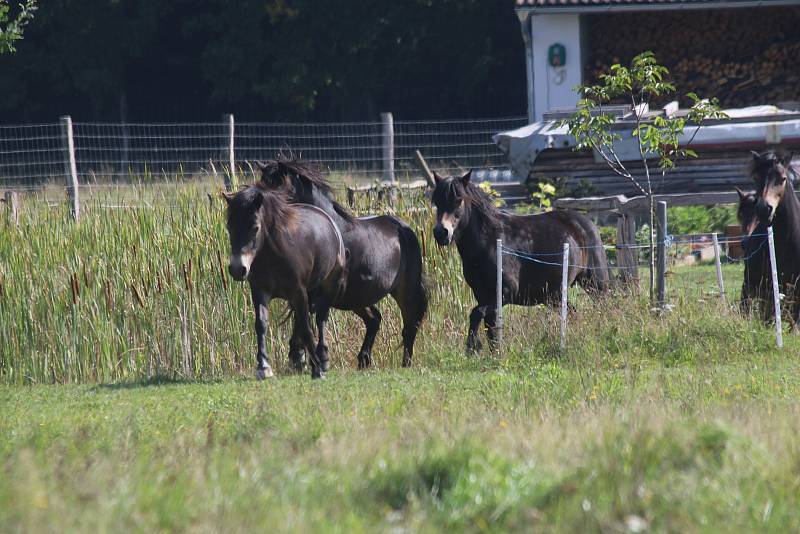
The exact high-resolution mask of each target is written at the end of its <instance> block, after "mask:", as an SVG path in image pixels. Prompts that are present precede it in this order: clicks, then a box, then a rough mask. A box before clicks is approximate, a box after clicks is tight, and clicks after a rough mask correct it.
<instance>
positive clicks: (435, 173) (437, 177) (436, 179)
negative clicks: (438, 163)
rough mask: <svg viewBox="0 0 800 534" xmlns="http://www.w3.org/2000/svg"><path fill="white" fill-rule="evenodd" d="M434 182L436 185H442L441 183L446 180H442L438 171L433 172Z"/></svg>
mask: <svg viewBox="0 0 800 534" xmlns="http://www.w3.org/2000/svg"><path fill="white" fill-rule="evenodd" d="M433 181H434V182H436V184H437V185H438V184H439V183H441V182H444V178H442V177H441V176H440V175H439V173H438V172H436V171H433Z"/></svg>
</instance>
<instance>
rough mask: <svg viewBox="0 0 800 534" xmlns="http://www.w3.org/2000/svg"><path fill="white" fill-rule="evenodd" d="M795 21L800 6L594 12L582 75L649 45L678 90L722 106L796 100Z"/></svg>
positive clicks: (798, 55)
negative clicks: (600, 13)
mask: <svg viewBox="0 0 800 534" xmlns="http://www.w3.org/2000/svg"><path fill="white" fill-rule="evenodd" d="M799 28H800V7H786V8H783V7H782V8H746V9H728V10H697V11H694V10H693V11H682V12H670V11H667V12H661V13H624V14H611V15H596V16H593V17H592V18H591V19H590V22H589V39H590V47H589V49H590V50H592V55H591V57H590V58H589V61H588V62H587V72H586V73H585V79H586V80H588V81H589V82H590V83H592V82H594V81H596V80H598V79H599V75H600V74H601V73H604V72H607V71H608V67H609V66H610V65H612V64H613V63H619V62H622V63H628V62H629V61H630V60H631V58H632V57H633V56H635V55H636V54H638V53H640V52H642V51H645V50H652V51H653V52H654V53H655V54H656V57H657V58H658V60H659V61H660V62H661V63H663V64H664V65H665V66H666V67H667V68H668V69H669V70H670V73H671V76H672V81H673V82H674V83H675V85H676V86H677V88H678V90H679V91H680V93H681V94H685V93H687V92H689V91H694V92H695V93H697V94H698V95H699V96H701V97H711V96H715V97H717V98H719V100H720V103H721V104H722V106H723V107H744V106H748V105H756V104H777V103H779V102H787V101H798V100H800V29H799ZM666 100H670V99H669V98H668V99H666ZM681 104H683V105H686V104H688V102H681Z"/></svg>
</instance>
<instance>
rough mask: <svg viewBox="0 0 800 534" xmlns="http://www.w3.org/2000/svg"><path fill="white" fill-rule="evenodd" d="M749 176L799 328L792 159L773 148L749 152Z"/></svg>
mask: <svg viewBox="0 0 800 534" xmlns="http://www.w3.org/2000/svg"><path fill="white" fill-rule="evenodd" d="M752 176H753V180H754V181H755V183H756V199H757V200H756V213H757V215H758V219H759V221H760V222H761V223H763V224H765V225H768V226H771V227H772V231H773V235H774V238H775V259H776V263H777V268H778V283H779V287H780V290H781V292H782V293H784V295H785V298H786V304H787V305H788V309H789V311H790V314H791V319H792V322H793V324H794V330H795V331H797V329H798V327H800V324H798V321H799V320H800V284H798V282H800V201H798V200H797V195H796V194H795V192H794V184H793V181H794V178H795V176H796V175H795V171H794V170H793V168H792V158H791V156H790V155H788V154H784V153H782V152H777V151H774V150H768V151H766V152H762V153H760V154H759V153H756V152H753V164H752ZM771 295H772V291H771V288H770V296H771ZM768 317H772V314H770V315H769V316H768Z"/></svg>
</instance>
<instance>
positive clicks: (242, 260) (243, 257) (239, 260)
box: [230, 252, 255, 273]
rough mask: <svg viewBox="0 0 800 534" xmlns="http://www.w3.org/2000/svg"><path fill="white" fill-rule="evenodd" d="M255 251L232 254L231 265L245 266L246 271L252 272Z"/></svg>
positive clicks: (234, 266)
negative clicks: (251, 266)
mask: <svg viewBox="0 0 800 534" xmlns="http://www.w3.org/2000/svg"><path fill="white" fill-rule="evenodd" d="M253 258H255V253H253V252H244V253H242V254H231V258H230V265H231V267H232V268H234V269H235V268H237V267H244V270H245V272H248V273H249V272H250V265H252V264H253Z"/></svg>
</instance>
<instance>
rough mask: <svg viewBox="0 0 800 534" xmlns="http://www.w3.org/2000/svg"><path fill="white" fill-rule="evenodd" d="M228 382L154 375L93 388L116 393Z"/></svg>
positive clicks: (218, 379) (219, 379)
mask: <svg viewBox="0 0 800 534" xmlns="http://www.w3.org/2000/svg"><path fill="white" fill-rule="evenodd" d="M230 380H231V379H228V380H223V379H222V378H211V379H201V378H178V377H173V376H166V375H156V376H151V377H150V378H143V379H141V380H134V381H131V382H114V383H111V384H98V385H96V386H95V387H94V389H95V390H98V391H102V390H108V391H117V390H126V389H139V388H149V387H160V386H188V385H199V384H219V383H221V382H224V381H230Z"/></svg>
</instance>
